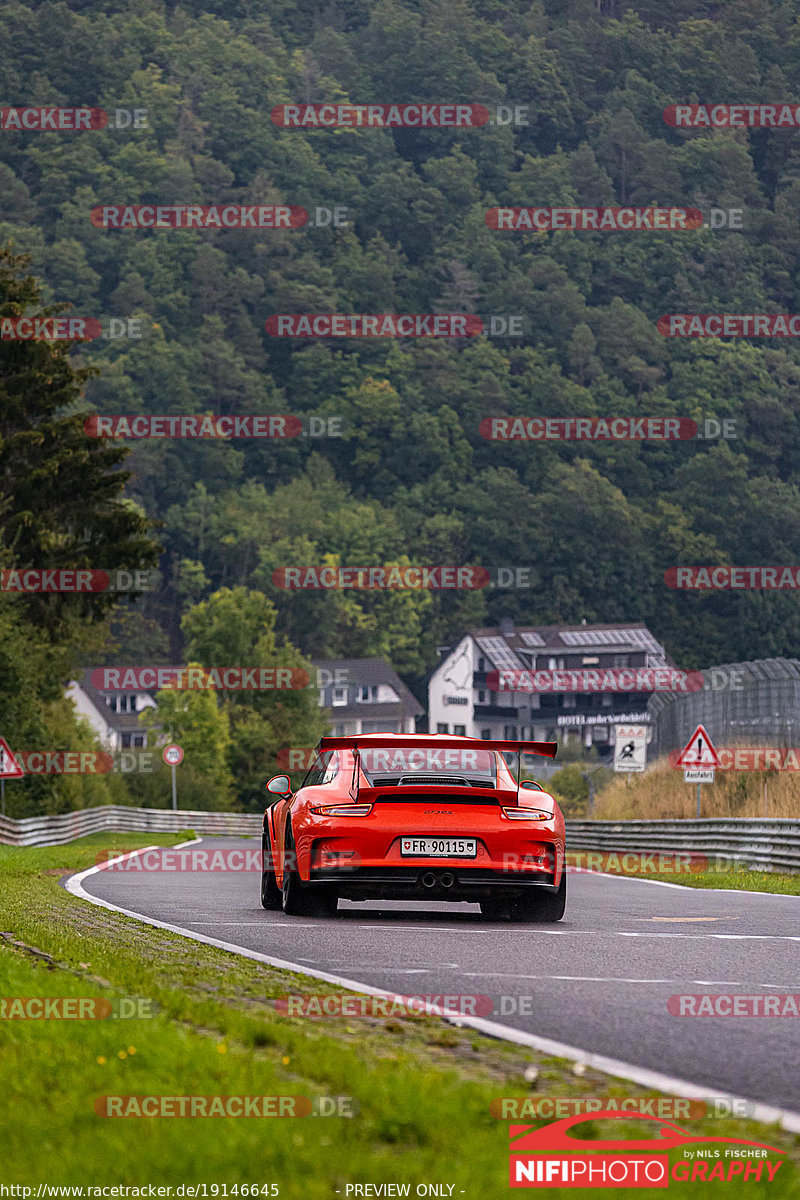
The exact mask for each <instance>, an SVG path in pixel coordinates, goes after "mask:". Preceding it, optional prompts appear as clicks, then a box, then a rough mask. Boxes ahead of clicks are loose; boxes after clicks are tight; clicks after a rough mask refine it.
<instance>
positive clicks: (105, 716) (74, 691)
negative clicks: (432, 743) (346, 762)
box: [67, 658, 424, 750]
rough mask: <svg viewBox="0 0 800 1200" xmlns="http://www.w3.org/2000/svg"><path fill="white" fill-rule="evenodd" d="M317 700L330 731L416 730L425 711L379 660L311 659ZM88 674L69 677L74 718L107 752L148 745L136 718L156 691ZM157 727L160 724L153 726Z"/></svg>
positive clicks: (152, 700) (151, 703) (150, 705)
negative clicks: (105, 682) (103, 684)
mask: <svg viewBox="0 0 800 1200" xmlns="http://www.w3.org/2000/svg"><path fill="white" fill-rule="evenodd" d="M313 666H314V667H315V668H316V672H317V677H316V681H314V679H313V676H312V680H311V685H314V684H315V686H316V687H317V688H318V696H319V704H320V707H321V708H325V709H327V710H328V711H329V715H330V720H331V725H332V733H334V734H347V733H414V732H415V730H416V719H417V717H419V716H421V715H422V714H423V712H424V709H423V707H422V705H421V704H419V703H418V701H417V700H416V699H415V697H414V696H413V695H412V694H411V692H410V691H409V690H408V688H407V687H406V685H405V684H404V683H403V681H402V679H401V678H400V676H399V675H398V674H397V672H396V671H395V670H394V669H393V668H392V667H390V666H389V664H388V663H387V662H385V660H384V659H382V658H340V659H324V660H323V659H320V660H317V661H315V662H314V663H313ZM91 680H92V672H91V671H85V672H84V673H83V676H82V678H81V679H80V680H73V681H72V682H71V683H70V685H69V687H68V689H67V696H68V698H69V699H70V700H72V702H73V703H74V705H75V708H76V709H77V713H78V716H80V717H82V718H83V719H84V720H86V721H88V722H89V724H90V725H91V726H92V728H93V729H94V731H95V733H96V735H97V738H98V740H99V741H100V743H101V744H102V745H103V747H104V748H106V749H108V750H124V749H127V748H128V747H133V746H144V745H146V743H147V730H146V729H145V727H144V726H143V725H142V724H141V723H140V721H139V713H140V712H142V711H143V710H144V709H145V708H156V707H157V706H156V699H155V698H156V693H157V689H156V688H153V689H152V690H146V689H141V688H140V689H139V690H135V689H127V690H125V691H122V690H117V689H111V688H104V689H102V690H100V689H98V688H96V687H94V685H93V684H92V681H91ZM155 729H158V724H156V725H155Z"/></svg>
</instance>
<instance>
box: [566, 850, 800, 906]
mask: <svg viewBox="0 0 800 1200" xmlns="http://www.w3.org/2000/svg"><path fill="white" fill-rule="evenodd" d="M626 856H627V857H630V856H633V857H634V858H635V857H636V852H635V851H629V850H620V851H618V852H617V853H614V851H606V850H603V851H597V852H595V851H591V850H573V851H567V862H568V863H569V864H570V865H572V866H582V867H584V868H585V869H587V870H600V871H603V872H604V873H605V874H607V875H625V876H628V877H634V878H636V879H656V880H659V881H661V882H663V883H677V884H680V885H681V886H682V887H693V888H723V889H725V890H730V891H740V892H765V893H770V894H773V895H776V894H781V895H785V896H800V874H798V875H778V874H776V873H775V872H773V871H770V872H766V871H751V870H750V869H749V868H748V867H738V866H733V865H732V866H726V867H721V868H719V869H715V868H714V867H703V868H702V869H698V870H688V871H680V872H679V873H676V872H675V871H669V872H667V871H652V870H650V869H646V870H636V869H632V870H626V869H625V863H624V860H625V858H626ZM669 857H670V858H671V857H672V856H669ZM593 863H596V864H597V865H596V866H593Z"/></svg>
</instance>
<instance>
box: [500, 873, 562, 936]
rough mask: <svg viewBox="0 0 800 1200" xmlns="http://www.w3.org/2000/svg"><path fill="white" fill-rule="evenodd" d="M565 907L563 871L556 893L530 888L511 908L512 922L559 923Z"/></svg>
mask: <svg viewBox="0 0 800 1200" xmlns="http://www.w3.org/2000/svg"><path fill="white" fill-rule="evenodd" d="M566 907H567V872H566V871H563V872H562V875H561V883H560V884H559V886H558V891H557V892H539V891H538V889H535V888H531V889H530V891H529V892H526V893H525V895H524V896H520V898H519V899H518V900H515V901H514V902H513V904H512V906H511V920H512V921H532V922H542V923H545V922H546V923H548V924H549V923H552V922H554V921H560V920H561V918H562V917H563V916H564V910H565V909H566Z"/></svg>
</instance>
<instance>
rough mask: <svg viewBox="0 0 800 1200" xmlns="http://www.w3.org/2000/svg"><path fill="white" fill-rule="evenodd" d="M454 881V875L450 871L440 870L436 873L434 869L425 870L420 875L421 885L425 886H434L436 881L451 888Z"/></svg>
mask: <svg viewBox="0 0 800 1200" xmlns="http://www.w3.org/2000/svg"><path fill="white" fill-rule="evenodd" d="M455 881H456V877H455V875H454V874H453V872H452V871H442V872H441V873H440V874H437V873H436V872H435V871H425V872H424V874H423V876H422V881H421V882H422V886H423V887H426V888H434V887H436V885H437V883H438V884H439V886H440V887H443V888H451V887H452V886H453V884H454V883H455Z"/></svg>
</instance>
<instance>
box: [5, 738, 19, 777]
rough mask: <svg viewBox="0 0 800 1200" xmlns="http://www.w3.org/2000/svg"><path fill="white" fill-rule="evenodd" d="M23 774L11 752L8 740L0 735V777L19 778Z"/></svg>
mask: <svg viewBox="0 0 800 1200" xmlns="http://www.w3.org/2000/svg"><path fill="white" fill-rule="evenodd" d="M24 774H25V772H24V771H23V769H22V767H21V766H20V765H19V763H18V762H17V760H16V758H15V757H14V755H13V754H12V752H11V750H10V748H9V745H8V742H7V741H6V739H5V738H2V737H0V779H21V778H22V776H23V775H24Z"/></svg>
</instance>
